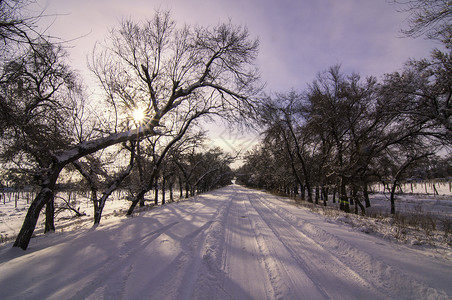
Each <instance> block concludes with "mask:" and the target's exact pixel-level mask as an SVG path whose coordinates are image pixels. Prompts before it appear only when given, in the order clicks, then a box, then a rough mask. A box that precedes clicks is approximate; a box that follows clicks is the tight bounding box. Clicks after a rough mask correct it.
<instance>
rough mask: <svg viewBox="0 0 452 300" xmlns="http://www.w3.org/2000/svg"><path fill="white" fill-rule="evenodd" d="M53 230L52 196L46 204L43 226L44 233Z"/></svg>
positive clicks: (53, 210)
mask: <svg viewBox="0 0 452 300" xmlns="http://www.w3.org/2000/svg"><path fill="white" fill-rule="evenodd" d="M49 231H52V232H55V199H54V198H52V199H51V200H50V201H49V202H47V204H46V222H45V226H44V233H46V232H49Z"/></svg>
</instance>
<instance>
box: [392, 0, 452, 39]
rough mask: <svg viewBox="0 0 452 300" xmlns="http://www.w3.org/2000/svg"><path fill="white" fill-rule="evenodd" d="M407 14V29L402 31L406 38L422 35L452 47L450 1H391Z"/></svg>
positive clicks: (451, 6)
mask: <svg viewBox="0 0 452 300" xmlns="http://www.w3.org/2000/svg"><path fill="white" fill-rule="evenodd" d="M393 2H394V3H396V4H400V5H401V11H403V12H408V13H409V14H410V15H409V17H408V20H407V21H408V28H407V29H404V30H402V32H403V33H404V34H405V35H407V36H412V37H419V36H422V35H424V34H426V36H427V37H428V38H430V39H436V40H440V41H442V42H443V43H444V44H445V45H449V46H450V45H452V2H451V1H450V0H393Z"/></svg>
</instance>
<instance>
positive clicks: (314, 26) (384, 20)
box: [39, 0, 436, 92]
mask: <svg viewBox="0 0 452 300" xmlns="http://www.w3.org/2000/svg"><path fill="white" fill-rule="evenodd" d="M39 3H40V4H41V5H42V6H43V7H45V8H46V12H47V13H58V14H62V15H61V16H59V17H57V19H56V20H55V22H54V24H53V25H52V27H51V28H50V32H51V33H53V34H55V35H56V36H58V37H61V38H63V39H67V40H69V39H73V38H76V37H80V36H84V35H86V34H88V35H87V36H85V37H82V38H80V39H79V40H76V41H74V42H73V43H72V45H73V48H72V49H70V54H71V58H72V61H73V63H74V64H73V65H74V67H75V68H76V69H78V70H80V71H82V72H83V73H85V72H87V71H86V55H87V54H89V53H90V51H91V50H92V48H93V45H94V43H95V42H96V41H101V40H102V39H104V38H105V36H106V34H107V32H108V29H109V28H111V27H112V26H115V25H117V24H118V23H119V21H120V20H121V19H122V18H125V17H132V18H133V19H135V20H140V19H144V18H146V17H148V16H152V14H153V12H154V10H155V9H156V8H161V9H170V10H171V12H172V14H173V17H174V18H175V19H176V21H177V22H178V24H180V25H182V24H184V23H187V24H200V25H207V26H208V25H212V24H217V23H218V22H221V21H226V22H227V21H228V20H229V19H231V20H232V22H233V23H235V24H240V25H245V26H247V27H248V29H249V31H250V34H251V36H253V37H258V38H259V40H260V54H259V61H258V64H259V67H260V70H261V74H262V79H263V81H265V82H266V83H267V90H266V91H267V92H285V91H288V90H289V89H291V88H294V89H296V90H302V89H304V88H305V87H306V84H307V83H310V82H311V81H312V80H313V79H314V77H315V75H316V74H317V73H318V72H319V71H323V70H326V69H327V68H329V67H330V66H332V65H334V64H337V63H340V64H342V70H343V71H345V72H358V73H360V74H361V75H363V76H367V75H375V76H378V77H379V76H381V75H383V74H384V73H390V72H393V71H396V70H399V69H400V68H401V67H402V65H403V63H404V62H405V61H407V59H408V58H410V57H412V58H424V57H428V55H429V53H430V51H431V49H432V48H434V47H435V46H436V45H435V44H433V43H432V42H431V41H427V40H424V39H422V38H418V39H411V38H401V34H400V29H401V28H404V26H405V22H404V20H405V18H406V14H402V13H399V12H397V6H395V5H392V4H390V3H388V1H387V0H315V1H314V0H279V1H276V0H274V1H271V0H228V1H224V0H166V1H165V0H127V1H124V0H77V1H75V0H74V1H70V0H66V1H61V0H39Z"/></svg>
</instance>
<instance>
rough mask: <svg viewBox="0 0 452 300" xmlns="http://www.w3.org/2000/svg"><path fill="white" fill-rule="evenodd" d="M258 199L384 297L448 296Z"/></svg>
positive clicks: (288, 212)
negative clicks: (364, 279)
mask: <svg viewBox="0 0 452 300" xmlns="http://www.w3.org/2000/svg"><path fill="white" fill-rule="evenodd" d="M274 199H277V198H274ZM277 200H278V199H277ZM260 201H261V203H262V204H263V205H266V206H267V207H268V208H269V210H271V211H274V213H275V214H277V215H278V216H279V217H280V218H281V219H284V220H286V221H287V223H289V224H290V225H291V226H293V227H294V228H295V229H296V230H297V231H299V232H300V233H301V234H303V235H304V236H306V237H307V238H309V239H310V240H311V241H313V242H315V243H317V244H318V245H319V246H320V247H321V248H323V249H324V250H326V251H328V252H329V253H331V255H334V256H336V257H338V258H340V261H341V262H342V263H343V264H344V265H345V266H347V268H349V269H352V270H353V271H354V272H355V273H357V274H359V276H360V277H361V278H366V279H367V280H366V281H367V282H368V283H370V284H372V285H373V287H374V289H376V290H378V291H380V292H381V293H382V294H383V295H384V297H387V298H398V299H404V298H408V299H418V298H420V299H449V297H448V296H447V293H446V292H444V291H441V290H437V289H435V288H432V287H429V286H427V285H426V284H424V283H422V282H420V281H418V280H416V279H414V278H411V277H410V276H408V275H407V274H404V273H403V271H401V270H397V269H395V268H394V267H392V266H390V265H388V264H386V263H384V262H382V261H381V260H378V259H376V258H375V257H373V256H372V255H370V254H369V253H366V252H365V251H363V250H361V249H357V248H356V247H354V246H353V245H351V244H350V243H348V242H346V241H345V240H343V239H341V238H339V237H338V236H336V235H334V234H331V233H329V232H327V231H325V230H323V229H321V228H318V227H316V226H314V225H312V224H310V223H308V222H306V221H303V220H300V219H299V218H297V217H296V216H295V215H294V214H293V213H292V212H290V211H288V210H286V209H284V208H282V207H280V206H278V205H275V204H273V203H272V202H270V201H268V198H267V199H265V200H261V199H260ZM278 201H279V200H278Z"/></svg>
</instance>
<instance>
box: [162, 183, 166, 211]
mask: <svg viewBox="0 0 452 300" xmlns="http://www.w3.org/2000/svg"><path fill="white" fill-rule="evenodd" d="M165 184H166V179H165V177H163V182H162V205H164V204H165Z"/></svg>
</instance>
